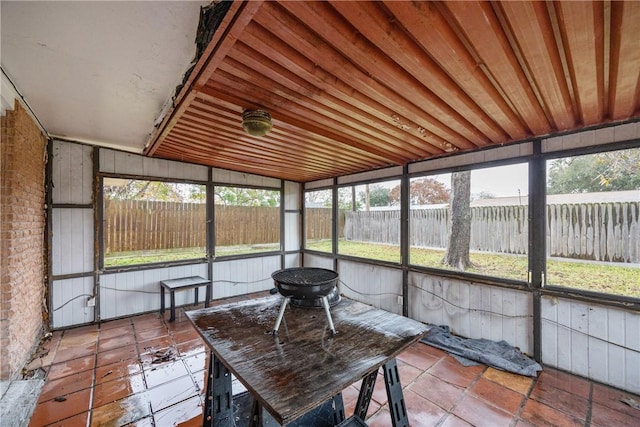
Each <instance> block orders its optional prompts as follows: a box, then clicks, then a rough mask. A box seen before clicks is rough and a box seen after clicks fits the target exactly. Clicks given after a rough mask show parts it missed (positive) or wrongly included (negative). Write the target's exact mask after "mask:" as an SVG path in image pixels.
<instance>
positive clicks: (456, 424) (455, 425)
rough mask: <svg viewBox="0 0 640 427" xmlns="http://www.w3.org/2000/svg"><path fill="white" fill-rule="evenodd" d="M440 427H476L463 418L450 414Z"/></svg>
mask: <svg viewBox="0 0 640 427" xmlns="http://www.w3.org/2000/svg"><path fill="white" fill-rule="evenodd" d="M440 427H474V426H473V425H471V424H469V423H468V422H466V421H465V420H463V419H462V418H459V417H456V416H455V415H453V414H449V415H448V416H447V418H446V419H445V420H444V423H442V424H441V425H440Z"/></svg>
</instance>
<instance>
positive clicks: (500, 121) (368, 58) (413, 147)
mask: <svg viewBox="0 0 640 427" xmlns="http://www.w3.org/2000/svg"><path fill="white" fill-rule="evenodd" d="M639 27H640V2H634V1H626V2H600V1H598V2H574V1H566V2H538V1H521V2H478V1H465V2H458V1H450V2H449V1H445V2H404V1H364V2H346V1H329V2H324V1H323V2H317V1H313V2H303V1H283V2H275V1H265V2H259V1H251V2H237V1H236V2H234V3H233V4H232V5H231V7H230V8H229V10H228V12H227V13H226V15H225V16H224V19H223V20H222V22H221V24H220V26H219V27H218V29H217V30H216V32H215V34H214V36H213V38H212V40H211V42H210V43H209V45H208V47H207V48H206V49H205V51H204V53H203V55H202V56H201V57H200V59H199V61H198V63H197V65H196V66H195V68H194V70H193V72H192V73H191V75H190V77H189V79H188V80H187V81H186V84H185V86H184V87H183V88H182V90H180V91H179V92H178V93H177V95H176V97H175V100H174V107H173V108H172V109H171V110H170V111H169V112H168V114H167V115H166V116H165V117H164V120H163V121H162V123H161V124H160V125H159V126H158V127H157V131H156V133H155V134H154V135H153V136H152V138H151V139H150V141H149V143H148V144H147V147H146V149H145V154H147V155H151V156H155V157H162V158H169V159H178V160H183V161H187V162H194V163H199V164H205V165H210V166H215V167H220V168H226V169H232V170H237V171H243V172H247V173H254V174H260V175H266V176H271V177H277V178H281V179H287V180H292V181H298V182H306V181H312V180H317V179H322V178H328V177H334V176H340V175H345V174H349V173H354V172H360V171H366V170H371V169H376V168H380V167H385V166H390V165H403V164H406V163H409V162H412V161H416V160H420V159H427V158H431V157H434V156H441V155H445V154H448V153H454V152H464V151H469V150H476V149H480V148H483V147H488V146H492V145H501V144H505V143H512V142H517V141H522V140H525V139H528V138H531V137H535V136H542V135H549V134H553V133H557V132H563V131H567V130H574V129H580V128H583V127H588V126H592V125H598V124H602V123H609V122H618V121H625V120H629V119H636V118H638V116H639V115H640V36H639V35H638V34H640V33H639V32H638V28H639ZM245 109H264V110H267V111H269V112H270V113H271V115H272V117H273V130H272V131H271V132H270V133H269V134H267V135H266V136H263V137H252V136H249V135H247V134H246V133H244V132H243V130H242V126H241V116H242V112H243V111H244V110H245Z"/></svg>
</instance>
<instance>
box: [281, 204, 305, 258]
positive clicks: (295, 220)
mask: <svg viewBox="0 0 640 427" xmlns="http://www.w3.org/2000/svg"><path fill="white" fill-rule="evenodd" d="M300 239H301V236H300V214H299V213H298V212H285V214H284V250H285V251H297V250H300Z"/></svg>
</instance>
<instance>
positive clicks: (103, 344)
mask: <svg viewBox="0 0 640 427" xmlns="http://www.w3.org/2000/svg"><path fill="white" fill-rule="evenodd" d="M135 343H136V338H135V336H134V335H133V334H123V335H119V336H116V337H113V338H105V339H102V338H100V342H99V343H98V352H102V351H106V350H113V349H114V348H120V347H125V346H128V345H132V344H135Z"/></svg>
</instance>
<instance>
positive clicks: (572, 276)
mask: <svg viewBox="0 0 640 427" xmlns="http://www.w3.org/2000/svg"><path fill="white" fill-rule="evenodd" d="M307 249H311V250H317V251H322V252H331V241H327V240H324V241H318V242H313V243H311V244H307ZM338 253H340V254H342V255H351V256H356V257H362V258H369V259H376V260H382V261H390V262H400V248H399V247H398V246H394V245H383V244H374V243H365V242H354V241H347V240H340V241H339V242H338ZM444 254H445V251H444V250H437V249H425V248H411V253H410V255H409V257H410V262H411V264H412V265H417V266H427V267H434V268H445V269H449V270H454V269H453V268H452V267H447V266H444V265H442V259H443V258H444ZM470 258H471V262H472V263H473V264H474V266H473V267H472V268H470V269H469V270H467V271H468V272H470V273H477V274H482V275H485V276H493V277H500V278H505V279H514V280H522V281H526V280H527V265H528V262H527V256H526V255H509V254H495V253H482V252H472V253H471V255H470ZM547 283H548V284H551V285H556V286H564V287H568V288H575V289H582V290H587V291H593V292H604V293H609V294H615V295H625V296H631V297H636V298H640V268H638V266H637V265H635V266H634V265H624V264H619V263H595V262H589V261H579V260H566V261H564V260H561V259H557V258H554V259H549V260H547Z"/></svg>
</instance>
